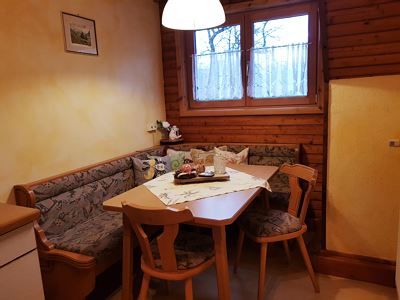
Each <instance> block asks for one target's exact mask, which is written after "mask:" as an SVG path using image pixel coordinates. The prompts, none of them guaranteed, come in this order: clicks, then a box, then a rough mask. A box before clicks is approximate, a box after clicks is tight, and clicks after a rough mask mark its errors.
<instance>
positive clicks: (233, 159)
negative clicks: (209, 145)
mask: <svg viewBox="0 0 400 300" xmlns="http://www.w3.org/2000/svg"><path fill="white" fill-rule="evenodd" d="M214 151H215V155H218V156H220V157H221V158H222V159H224V160H226V162H227V163H230V164H237V165H247V157H248V155H249V148H246V149H243V150H242V151H240V153H237V154H236V153H234V152H230V151H223V150H220V149H218V148H214Z"/></svg>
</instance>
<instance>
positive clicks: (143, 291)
mask: <svg viewBox="0 0 400 300" xmlns="http://www.w3.org/2000/svg"><path fill="white" fill-rule="evenodd" d="M150 279H151V277H150V275H148V274H146V273H144V274H143V279H142V286H141V287H140V293H139V297H138V300H146V299H147V294H148V291H149V283H150Z"/></svg>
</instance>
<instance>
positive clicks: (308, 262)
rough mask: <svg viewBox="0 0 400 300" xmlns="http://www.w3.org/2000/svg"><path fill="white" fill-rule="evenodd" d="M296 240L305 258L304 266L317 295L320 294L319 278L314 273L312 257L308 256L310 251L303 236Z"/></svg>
mask: <svg viewBox="0 0 400 300" xmlns="http://www.w3.org/2000/svg"><path fill="white" fill-rule="evenodd" d="M296 239H297V243H298V244H299V247H300V251H301V255H302V256H303V260H304V264H305V265H306V268H307V271H308V274H309V275H310V278H311V281H312V284H313V286H314V291H315V292H316V293H319V285H318V281H317V278H316V277H315V273H314V270H313V267H312V265H311V260H310V256H309V255H308V251H307V248H306V245H305V243H304V240H303V236H301V235H300V236H298V237H297V238H296Z"/></svg>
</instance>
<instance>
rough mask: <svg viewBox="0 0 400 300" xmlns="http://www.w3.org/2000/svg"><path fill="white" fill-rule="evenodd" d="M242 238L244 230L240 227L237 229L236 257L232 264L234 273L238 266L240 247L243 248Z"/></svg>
mask: <svg viewBox="0 0 400 300" xmlns="http://www.w3.org/2000/svg"><path fill="white" fill-rule="evenodd" d="M243 240H244V231H243V230H242V229H240V231H239V239H238V244H237V249H236V259H235V264H234V265H233V272H234V273H235V274H236V273H237V269H238V267H239V262H240V257H241V256H242V248H243Z"/></svg>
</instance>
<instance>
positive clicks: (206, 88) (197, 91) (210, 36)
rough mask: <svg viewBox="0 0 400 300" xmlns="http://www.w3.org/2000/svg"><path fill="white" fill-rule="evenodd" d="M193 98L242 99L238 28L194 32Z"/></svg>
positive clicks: (207, 99)
mask: <svg viewBox="0 0 400 300" xmlns="http://www.w3.org/2000/svg"><path fill="white" fill-rule="evenodd" d="M195 45H196V47H195V54H194V55H193V99H194V100H197V101H215V100H237V99H241V98H242V97H243V84H242V71H241V45H240V25H234V26H225V27H219V28H211V29H206V30H199V31H196V32H195Z"/></svg>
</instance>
